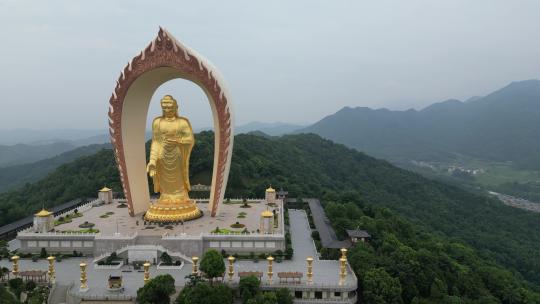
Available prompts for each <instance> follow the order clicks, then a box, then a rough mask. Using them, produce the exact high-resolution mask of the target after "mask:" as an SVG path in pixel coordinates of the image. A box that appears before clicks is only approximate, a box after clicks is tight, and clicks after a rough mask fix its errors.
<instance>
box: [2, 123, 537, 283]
mask: <svg viewBox="0 0 540 304" xmlns="http://www.w3.org/2000/svg"><path fill="white" fill-rule="evenodd" d="M196 139H197V145H195V148H194V151H193V153H192V156H191V158H192V160H191V164H190V170H191V171H190V175H191V182H192V183H194V184H196V183H199V182H201V183H203V184H206V183H208V182H209V179H210V176H211V172H212V161H213V154H212V151H213V133H212V132H202V133H199V134H197V135H196ZM269 184H272V185H273V186H274V187H278V188H279V187H285V188H286V189H287V190H288V191H289V192H290V194H291V195H292V196H310V197H321V198H323V200H325V201H328V200H334V199H335V198H337V197H338V196H340V195H345V196H347V195H351V199H347V198H345V199H344V200H345V201H355V202H357V204H358V205H359V206H366V207H363V210H365V212H371V211H369V210H370V209H369V207H367V205H366V204H370V205H374V206H378V207H385V208H389V209H390V210H392V211H393V212H395V213H397V214H399V215H400V216H403V217H404V218H406V219H407V220H409V221H411V222H412V223H414V225H416V226H417V227H419V229H421V230H424V231H429V232H430V233H434V234H440V235H444V236H446V237H449V238H453V239H455V240H459V241H460V242H465V243H467V244H469V245H470V246H472V247H474V248H476V250H477V251H478V252H479V253H481V254H482V256H483V257H484V259H493V260H496V261H497V262H498V263H500V264H502V265H505V266H506V267H508V268H509V269H510V270H513V271H517V272H519V274H520V275H521V276H523V277H525V278H526V279H527V280H529V281H530V282H534V284H536V285H535V286H536V287H537V288H540V264H538V257H539V256H540V234H538V233H534V231H539V230H540V215H539V214H534V213H528V212H526V211H522V210H519V209H514V208H512V207H508V206H505V205H503V204H502V203H500V202H499V201H497V200H494V199H490V198H486V197H484V196H479V195H475V194H472V193H469V192H467V191H464V190H461V189H459V188H456V187H452V186H449V185H446V184H443V183H440V182H436V181H433V180H429V179H426V178H423V177H422V176H420V175H418V174H415V173H412V172H409V171H406V170H403V169H399V168H397V167H395V166H393V165H391V164H390V163H388V162H386V161H381V160H377V159H375V158H372V157H370V156H367V155H365V154H363V153H360V152H358V151H356V150H354V149H349V148H346V147H345V146H343V145H340V144H335V143H333V142H331V141H328V140H324V139H322V138H320V137H319V136H317V135H313V134H311V135H307V134H302V135H286V136H282V137H263V136H255V135H244V134H242V135H238V136H236V138H235V146H234V151H233V159H232V165H231V173H230V177H229V183H228V185H227V192H226V196H228V197H255V196H261V195H263V192H264V189H265V188H266V187H267V186H268V185H269ZM103 185H107V186H108V187H111V188H113V190H114V191H116V192H120V191H121V188H120V182H119V176H118V170H117V167H116V164H115V161H114V157H113V155H112V151H111V150H109V149H103V150H100V151H99V152H98V153H96V154H94V155H91V156H86V157H82V158H79V159H77V160H75V161H74V162H71V163H67V164H64V165H61V166H60V167H58V168H57V169H56V170H54V171H53V172H51V173H50V174H48V175H47V176H46V177H45V178H43V179H41V180H39V181H38V182H36V183H32V184H26V185H24V186H23V187H22V188H20V189H18V190H15V191H8V192H4V193H0V225H3V224H6V223H9V222H12V221H14V220H16V219H19V218H22V217H25V216H27V215H29V214H32V213H33V212H35V211H36V210H38V209H39V208H41V206H42V204H45V206H47V207H50V206H53V205H58V204H61V203H64V202H66V201H69V200H72V199H74V198H79V197H95V195H96V191H97V190H98V189H100V188H101V187H103ZM261 191H262V192H261ZM354 197H357V198H354ZM381 216H383V217H386V215H385V214H384V211H383V213H382V214H381ZM360 220H362V219H360ZM373 224H374V225H377V226H379V224H378V223H377V224H375V223H373ZM403 233H404V234H407V233H411V232H410V231H409V232H407V231H403ZM392 244H393V246H394V245H395V242H394V243H392ZM383 247H385V246H384V245H383ZM443 247H444V246H442V247H440V246H439V245H437V246H435V247H433V248H432V249H430V250H429V251H439V250H442V249H441V248H443ZM403 250H406V248H405V249H403ZM468 259H469V256H468V255H467V256H462V257H460V260H468ZM441 263H442V262H441ZM444 263H446V262H444ZM445 265H447V266H448V267H450V265H449V264H445ZM445 267H446V266H445ZM451 267H454V266H451ZM455 271H456V272H460V271H465V269H461V270H458V269H455ZM461 275H463V274H462V273H461V274H460V278H461ZM520 275H518V277H519V276H520ZM427 290H429V285H428V287H427Z"/></svg>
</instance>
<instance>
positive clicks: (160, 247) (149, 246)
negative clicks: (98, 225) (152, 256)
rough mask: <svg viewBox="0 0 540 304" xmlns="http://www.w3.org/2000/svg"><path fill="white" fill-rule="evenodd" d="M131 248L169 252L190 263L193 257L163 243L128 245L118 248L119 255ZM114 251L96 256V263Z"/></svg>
mask: <svg viewBox="0 0 540 304" xmlns="http://www.w3.org/2000/svg"><path fill="white" fill-rule="evenodd" d="M129 250H156V251H159V252H161V253H163V252H167V254H168V255H170V256H171V257H177V258H180V259H182V260H183V261H184V262H188V263H191V258H189V257H188V256H186V255H185V254H183V253H180V252H174V251H171V250H169V249H167V248H165V247H163V246H161V245H128V246H124V247H122V248H120V249H118V250H116V254H117V255H120V254H122V253H124V252H126V251H129ZM111 254H112V252H107V253H104V254H102V255H100V256H98V257H96V258H95V259H94V263H96V262H97V261H99V260H101V259H104V258H106V257H108V256H109V255H111Z"/></svg>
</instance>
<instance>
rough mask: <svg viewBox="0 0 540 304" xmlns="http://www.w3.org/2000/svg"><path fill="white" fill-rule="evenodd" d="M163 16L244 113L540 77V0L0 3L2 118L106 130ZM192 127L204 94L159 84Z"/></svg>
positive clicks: (448, 94) (265, 114) (274, 117)
mask: <svg viewBox="0 0 540 304" xmlns="http://www.w3.org/2000/svg"><path fill="white" fill-rule="evenodd" d="M160 25H161V26H164V27H165V28H167V29H168V30H169V31H170V32H171V33H172V34H173V35H174V36H176V38H177V39H179V40H180V41H182V42H184V43H185V44H186V45H188V46H190V47H191V48H193V49H195V50H197V51H198V52H199V53H200V54H202V55H204V56H205V57H206V58H208V59H209V60H210V61H212V62H213V63H214V65H215V66H216V67H217V68H218V69H219V70H220V71H221V73H222V74H223V76H224V78H225V80H226V82H227V83H228V85H229V90H230V92H231V95H232V97H233V102H234V108H235V113H236V124H243V123H246V122H249V121H254V120H258V121H284V122H291V123H308V122H314V121H316V120H318V119H320V118H322V117H324V116H326V115H328V114H331V113H333V112H335V111H337V110H339V109H340V108H342V107H344V106H369V107H374V108H381V107H386V108H390V109H407V108H411V107H414V108H422V107H424V106H426V105H428V104H430V103H432V102H436V101H442V100H445V99H448V98H458V99H467V98H469V97H471V96H474V95H483V94H487V93H489V92H491V91H493V90H496V89H498V88H500V87H502V86H504V85H506V84H508V83H509V82H511V81H514V80H524V79H530V78H540V1H518V0H506V1H496V0H485V1H483V0H467V1H457V0H448V1H440V0H437V1H435V0H433V1H411V0H408V1H402V0H399V1H397V0H396V1H381V0H377V1H339V0H334V1H330V0H329V1H314V0H307V1H291V0H287V1H275V0H271V1H270V0H267V1H264V2H263V1H200V0H198V1H189V2H188V1H144V2H143V1H110V0H107V1H85V2H82V1H23V0H12V1H2V0H0V28H1V30H0V41H1V43H0V94H1V95H0V105H1V110H0V129H6V128H42V129H49V128H50V129H53V128H79V129H89V128H92V129H102V128H106V127H107V116H106V114H107V110H108V100H109V97H110V95H111V92H112V89H113V88H114V85H115V81H116V79H117V78H118V75H119V73H120V71H121V70H122V68H123V67H124V66H125V64H126V63H127V62H128V61H129V60H130V59H131V58H132V57H133V56H135V55H137V54H138V53H139V52H140V51H141V50H142V49H143V48H144V47H146V45H147V44H148V43H149V42H150V41H151V40H152V39H153V38H154V37H155V35H156V33H157V31H158V27H159V26H160ZM168 93H170V94H172V95H174V96H176V97H177V98H178V99H179V100H180V102H181V111H182V112H183V113H182V114H183V115H187V116H188V117H189V118H190V119H191V120H192V122H193V125H194V127H195V128H200V127H204V126H210V125H211V115H210V108H209V106H208V102H207V101H206V98H205V96H204V95H203V93H202V91H201V90H200V89H199V88H198V87H196V86H195V85H193V84H190V83H188V82H186V81H184V80H175V81H171V82H169V83H167V84H165V85H164V86H162V87H161V88H160V89H159V90H158V92H157V93H156V95H155V97H154V102H153V103H152V106H151V111H150V116H155V115H157V113H158V106H159V105H158V103H157V102H155V101H156V100H158V99H159V98H160V97H161V96H162V95H163V94H168Z"/></svg>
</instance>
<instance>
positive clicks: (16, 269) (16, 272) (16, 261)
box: [11, 255, 19, 276]
mask: <svg viewBox="0 0 540 304" xmlns="http://www.w3.org/2000/svg"><path fill="white" fill-rule="evenodd" d="M11 261H12V262H13V270H12V271H11V273H13V275H14V276H18V275H19V256H18V255H14V256H12V257H11Z"/></svg>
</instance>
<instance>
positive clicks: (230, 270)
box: [227, 255, 235, 282]
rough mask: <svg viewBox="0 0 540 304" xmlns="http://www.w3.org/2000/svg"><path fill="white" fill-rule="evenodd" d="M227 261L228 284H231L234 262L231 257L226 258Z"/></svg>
mask: <svg viewBox="0 0 540 304" xmlns="http://www.w3.org/2000/svg"><path fill="white" fill-rule="evenodd" d="M227 260H229V282H232V280H233V276H234V260H235V258H234V257H233V256H232V255H231V256H229V257H228V258H227Z"/></svg>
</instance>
